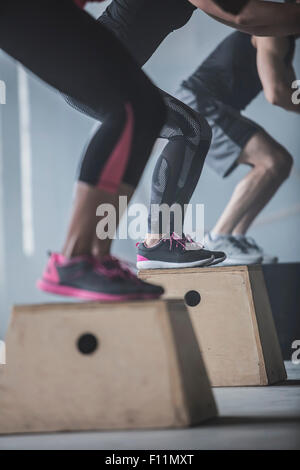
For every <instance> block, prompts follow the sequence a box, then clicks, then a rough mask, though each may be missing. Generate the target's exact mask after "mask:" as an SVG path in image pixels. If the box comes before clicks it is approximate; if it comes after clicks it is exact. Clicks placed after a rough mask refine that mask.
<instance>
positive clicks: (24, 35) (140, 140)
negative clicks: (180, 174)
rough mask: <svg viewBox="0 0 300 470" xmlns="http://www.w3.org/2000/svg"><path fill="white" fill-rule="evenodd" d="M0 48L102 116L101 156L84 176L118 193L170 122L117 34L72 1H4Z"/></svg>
mask: <svg viewBox="0 0 300 470" xmlns="http://www.w3.org/2000/svg"><path fill="white" fill-rule="evenodd" d="M0 47H1V48H2V49H3V50H4V51H5V52H7V53H8V54H9V55H11V56H12V57H14V58H15V59H17V60H18V61H20V62H21V63H23V64H24V65H25V66H26V67H27V68H29V69H30V70H31V71H32V72H34V73H35V74H36V75H38V76H39V77H40V78H42V79H43V80H45V81H46V82H47V83H48V84H50V85H52V86H54V87H55V88H57V89H58V90H60V91H61V92H62V93H65V94H68V95H69V96H71V97H72V98H73V99H76V100H78V101H80V102H82V103H84V104H85V105H86V106H87V107H89V108H90V109H92V110H93V112H94V113H95V116H98V118H99V120H100V119H101V120H103V117H104V121H103V125H102V127H101V132H100V135H99V142H100V148H101V158H100V156H99V153H98V154H95V155H94V158H93V159H88V160H87V161H85V162H83V170H82V175H84V176H83V180H84V181H86V182H87V183H91V184H94V185H97V186H99V187H100V188H102V189H104V190H107V191H110V192H116V191H117V190H118V186H119V184H120V182H121V181H122V180H123V175H124V174H125V173H126V172H127V171H128V168H129V167H134V168H135V172H136V177H139V176H140V175H141V173H142V171H143V169H144V167H145V165H146V163H147V160H148V157H149V155H150V153H151V149H152V146H153V143H154V141H155V139H156V137H157V135H158V133H159V131H160V129H161V127H162V125H163V123H164V120H165V115H166V112H165V106H164V104H163V100H162V99H161V97H160V94H159V92H158V91H157V90H156V89H155V87H154V86H153V85H152V84H151V82H150V80H148V78H147V77H146V76H145V74H144V73H143V72H142V71H141V70H140V68H139V66H138V65H137V64H136V63H135V61H134V60H133V58H132V57H131V56H130V54H129V53H128V52H127V50H126V49H125V48H124V47H123V46H122V45H121V43H120V42H119V41H118V39H117V38H116V37H115V36H114V35H113V34H112V33H111V32H109V31H108V30H107V29H106V28H104V27H103V26H102V25H99V23H97V22H96V21H95V20H94V19H93V18H92V17H91V16H90V15H88V14H87V13H85V12H84V11H81V10H80V9H79V8H78V7H77V6H76V5H74V4H73V0H59V1H53V0H15V1H13V2H9V1H7V3H6V4H4V5H2V4H1V6H0Z"/></svg>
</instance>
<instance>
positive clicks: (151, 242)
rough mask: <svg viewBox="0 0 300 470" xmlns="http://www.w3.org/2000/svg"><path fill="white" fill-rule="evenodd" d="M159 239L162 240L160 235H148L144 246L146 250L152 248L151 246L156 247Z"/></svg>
mask: <svg viewBox="0 0 300 470" xmlns="http://www.w3.org/2000/svg"><path fill="white" fill-rule="evenodd" d="M161 239H162V235H157V234H152V233H148V234H147V235H146V238H145V241H144V245H145V246H146V247H147V248H152V247H153V246H155V245H157V243H159V242H160V241H161Z"/></svg>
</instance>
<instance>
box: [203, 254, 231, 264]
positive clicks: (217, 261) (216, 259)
mask: <svg viewBox="0 0 300 470" xmlns="http://www.w3.org/2000/svg"><path fill="white" fill-rule="evenodd" d="M226 258H227V256H223V258H215V259H214V261H212V262H211V263H209V264H208V265H207V266H215V265H216V264H219V263H223V262H224V261H225V260H226Z"/></svg>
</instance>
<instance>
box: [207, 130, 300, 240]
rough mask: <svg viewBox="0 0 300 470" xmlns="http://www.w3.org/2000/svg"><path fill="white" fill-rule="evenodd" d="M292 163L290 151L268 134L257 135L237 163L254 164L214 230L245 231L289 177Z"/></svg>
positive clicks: (220, 231)
mask: <svg viewBox="0 0 300 470" xmlns="http://www.w3.org/2000/svg"><path fill="white" fill-rule="evenodd" d="M292 162H293V160H292V157H291V156H290V154H289V153H288V152H287V150H285V148H284V147H282V146H281V145H280V144H278V143H277V142H276V141H275V140H274V139H272V137H270V136H269V135H268V134H267V133H265V132H258V133H257V134H255V135H254V136H253V137H252V138H251V139H250V140H249V142H248V143H247V145H246V146H245V148H244V150H243V152H242V153H241V155H240V157H239V159H238V162H237V163H238V164H245V165H250V166H251V167H252V169H251V171H250V172H249V173H248V174H247V175H246V176H245V178H243V179H242V180H241V181H240V183H239V184H238V185H237V186H236V188H235V190H234V193H233V195H232V197H231V199H230V201H229V203H228V205H227V206H226V208H225V210H224V212H223V213H222V215H221V217H220V219H219V220H218V222H217V223H216V225H215V227H214V229H213V232H214V233H216V234H220V235H222V234H232V233H233V234H244V233H245V232H246V231H247V229H248V228H249V226H250V224H251V223H252V222H253V220H254V219H255V217H256V216H257V215H258V214H259V212H260V211H261V210H262V209H263V208H264V207H265V205H266V204H267V203H268V202H269V201H270V199H271V198H272V197H273V196H274V194H275V193H276V191H277V190H278V188H279V187H280V185H281V184H282V183H283V181H284V180H285V179H286V178H287V177H288V176H289V173H290V170H291V167H292Z"/></svg>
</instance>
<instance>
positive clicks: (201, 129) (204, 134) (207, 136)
mask: <svg viewBox="0 0 300 470" xmlns="http://www.w3.org/2000/svg"><path fill="white" fill-rule="evenodd" d="M197 124H198V133H199V134H198V135H199V144H200V143H201V142H206V143H207V145H208V147H210V144H211V141H212V128H211V127H210V125H209V124H208V121H207V120H206V119H205V117H204V116H201V114H197Z"/></svg>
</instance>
